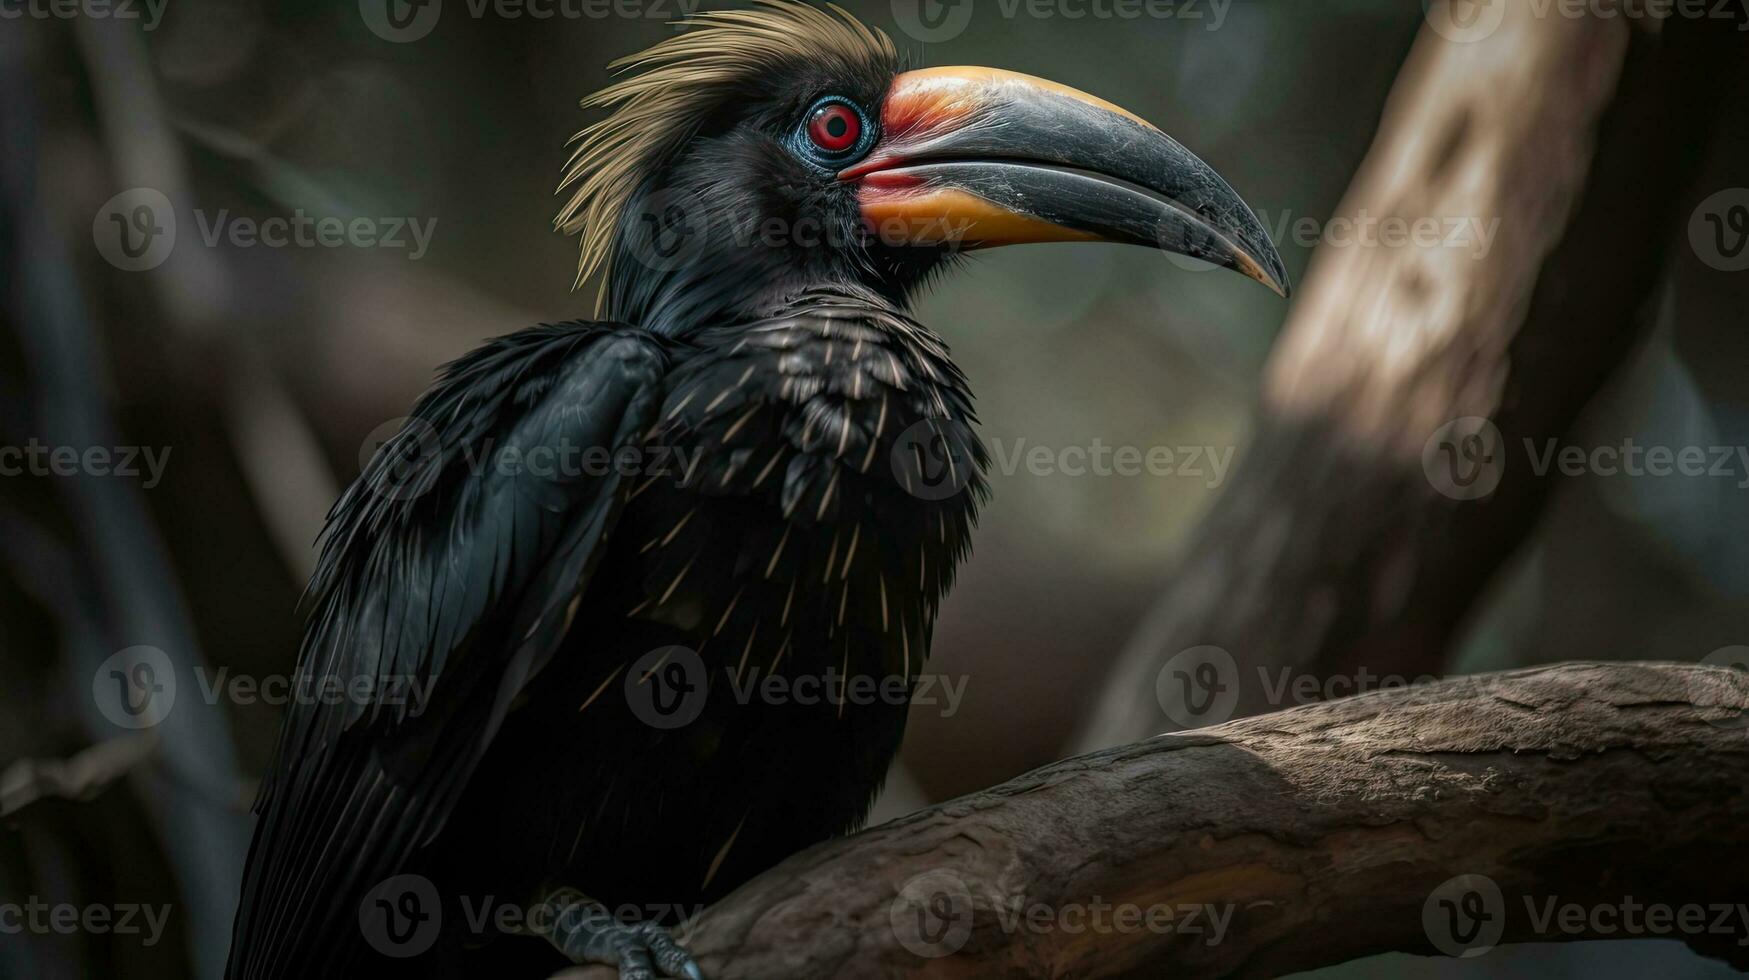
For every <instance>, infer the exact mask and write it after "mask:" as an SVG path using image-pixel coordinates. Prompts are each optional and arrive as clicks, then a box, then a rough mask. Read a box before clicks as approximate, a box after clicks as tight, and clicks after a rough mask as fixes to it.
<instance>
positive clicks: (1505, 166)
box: [1077, 2, 1746, 751]
mask: <svg viewBox="0 0 1749 980" xmlns="http://www.w3.org/2000/svg"><path fill="white" fill-rule="evenodd" d="M1494 9H1498V10H1500V11H1502V13H1503V15H1504V20H1503V21H1502V23H1501V25H1500V27H1499V29H1498V30H1496V31H1495V32H1494V33H1493V34H1492V35H1490V36H1489V37H1487V38H1486V39H1485V40H1480V41H1473V42H1471V43H1458V42H1455V41H1452V40H1449V39H1447V38H1446V37H1444V36H1442V35H1441V34H1439V33H1438V32H1437V31H1435V30H1433V29H1432V28H1431V27H1430V28H1428V29H1426V30H1425V31H1424V32H1423V36H1422V37H1421V38H1420V40H1419V41H1418V42H1417V44H1416V47H1415V50H1414V52H1413V53H1412V55H1411V57H1410V59H1409V61H1408V63H1407V64H1406V65H1405V67H1404V69H1403V72H1402V75H1401V78H1400V80H1399V82H1398V83H1397V86H1396V89H1395V90H1394V92H1393V95H1392V99H1391V101H1390V103H1389V106H1388V107H1387V111H1386V113H1385V116H1384V118H1383V120H1382V122H1381V126H1380V132H1379V136H1378V138H1377V140H1376V142H1375V144H1374V147H1373V149H1372V151H1371V152H1370V154H1369V156H1368V158H1367V160H1366V162H1365V164H1364V165H1363V167H1362V169H1361V171H1360V172H1359V173H1358V174H1357V176H1356V178H1355V181H1354V184H1353V186H1352V187H1351V189H1350V191H1349V194H1348V197H1347V199H1346V200H1345V202H1344V203H1343V205H1342V206H1341V208H1339V210H1338V214H1339V215H1340V216H1344V217H1346V218H1348V219H1359V218H1361V217H1362V216H1369V217H1370V218H1372V219H1384V218H1402V219H1409V220H1427V219H1431V220H1433V221H1436V222H1438V223H1439V225H1438V226H1439V227H1440V228H1441V229H1442V230H1446V231H1449V230H1451V229H1453V228H1459V229H1460V230H1461V229H1462V228H1465V227H1467V228H1468V229H1469V230H1468V231H1467V232H1465V234H1466V235H1467V238H1468V241H1469V246H1470V247H1454V246H1453V244H1452V243H1451V242H1449V241H1447V240H1446V239H1444V238H1443V237H1442V239H1441V243H1440V244H1439V245H1437V246H1432V247H1425V246H1415V245H1410V246H1406V247H1398V248H1392V247H1379V246H1367V245H1347V246H1341V245H1333V244H1328V243H1327V244H1325V245H1324V246H1322V247H1321V248H1320V250H1319V252H1318V254H1317V255H1316V257H1315V260H1314V264H1313V267H1312V269H1311V271H1310V274H1309V275H1308V277H1307V281H1306V283H1305V286H1304V289H1303V291H1302V295H1301V297H1300V300H1299V302H1298V303H1297V305H1296V306H1295V308H1294V310H1293V312H1292V314H1291V315H1290V318H1289V321H1288V324H1287V325H1286V327H1285V328H1284V331H1283V334H1282V338H1281V340H1280V342H1279V343H1278V345H1277V347H1276V350H1275V352H1274V354H1273V355H1272V359H1271V363H1270V365H1269V367H1268V370H1267V373H1266V378H1265V388H1264V394H1263V405H1262V411H1261V413H1260V417H1259V419H1258V423H1257V429H1256V432H1255V435H1254V437H1253V439H1252V441H1251V445H1250V446H1249V447H1248V449H1247V451H1246V455H1245V457H1244V459H1243V460H1242V461H1241V462H1240V464H1239V466H1238V467H1236V469H1235V472H1234V474H1233V476H1232V478H1231V479H1230V480H1229V481H1228V487H1229V489H1228V490H1227V492H1226V493H1225V494H1224V495H1223V496H1222V497H1221V498H1220V499H1219V500H1218V501H1217V502H1216V503H1215V505H1214V507H1213V508H1212V510H1211V512H1210V514H1209V515H1208V517H1207V518H1206V520H1205V521H1204V522H1203V524H1202V525H1201V526H1200V527H1199V528H1198V530H1197V531H1196V532H1195V533H1194V534H1193V536H1192V539H1191V541H1190V543H1189V544H1188V546H1187V549H1186V552H1185V555H1184V557H1183V559H1182V561H1181V562H1180V563H1179V566H1178V571H1177V572H1176V573H1175V574H1174V575H1173V577H1172V578H1171V580H1170V582H1169V583H1168V586H1167V588H1166V590H1165V592H1164V594H1163V595H1162V596H1161V598H1160V599H1159V600H1158V601H1157V602H1156V603H1155V605H1154V607H1153V608H1152V610H1151V611H1150V612H1149V614H1148V615H1147V616H1146V617H1145V619H1144V621H1143V623H1142V624H1141V626H1140V628H1139V629H1138V631H1137V634H1136V636H1135V638H1134V640H1133V641H1132V642H1131V643H1130V644H1129V645H1128V648H1127V649H1126V650H1125V651H1124V652H1123V654H1122V655H1121V656H1120V658H1119V660H1118V661H1117V664H1116V665H1115V666H1114V669H1113V673H1112V680H1111V682H1110V685H1109V687H1108V689H1107V691H1106V692H1105V694H1104V695H1103V696H1102V698H1101V699H1100V702H1099V704H1098V705H1097V707H1096V709H1095V710H1094V711H1093V712H1091V713H1090V715H1089V717H1090V719H1091V720H1090V722H1089V723H1088V725H1087V727H1086V729H1085V730H1084V732H1083V733H1082V735H1081V736H1080V738H1079V739H1078V740H1077V747H1078V749H1077V750H1078V751H1087V750H1090V749H1094V748H1099V747H1103V746H1108V745H1117V744H1122V743H1124V742H1128V741H1132V740H1134V739H1137V738H1141V737H1144V736H1146V735H1148V734H1152V733H1154V732H1158V731H1161V730H1167V729H1171V728H1177V727H1183V722H1182V721H1181V720H1175V719H1173V718H1172V717H1171V716H1169V715H1168V714H1167V712H1166V711H1164V710H1163V707H1162V705H1161V703H1160V701H1159V700H1158V699H1157V697H1156V692H1155V679H1156V677H1157V676H1158V675H1159V674H1160V672H1161V670H1162V668H1163V667H1164V665H1165V664H1166V663H1167V662H1168V661H1170V659H1171V658H1172V657H1174V656H1175V655H1177V654H1179V653H1180V652H1181V651H1184V650H1187V649H1190V648H1194V647H1199V646H1204V645H1214V646H1218V647H1221V648H1222V649H1224V650H1226V651H1228V652H1229V653H1230V654H1231V655H1232V656H1233V657H1234V658H1235V660H1236V661H1237V662H1238V663H1239V664H1240V665H1242V666H1243V667H1246V668H1253V667H1258V666H1264V667H1276V666H1287V667H1291V668H1292V669H1293V670H1295V671H1297V672H1303V673H1304V674H1308V675H1314V676H1329V675H1351V674H1353V673H1355V672H1356V671H1358V670H1360V669H1362V668H1366V669H1369V670H1371V671H1373V672H1374V673H1395V674H1399V675H1402V676H1405V677H1413V676H1416V675H1420V674H1434V673H1440V672H1441V668H1442V665H1443V663H1444V658H1445V654H1446V652H1447V650H1448V648H1449V647H1450V645H1451V643H1452V641H1453V639H1454V637H1455V635H1456V633H1457V631H1458V629H1459V628H1460V626H1461V624H1462V622H1463V620H1464V618H1465V617H1466V615H1467V614H1468V613H1469V611H1470V609H1471V607H1472V605H1473V604H1474V602H1475V600H1476V598H1477V596H1478V595H1479V594H1480V593H1481V592H1482V590H1483V588H1484V587H1485V585H1486V583H1487V581H1488V580H1489V578H1490V577H1491V576H1492V575H1493V573H1494V572H1495V571H1496V570H1497V569H1498V568H1499V567H1500V565H1501V564H1502V563H1503V562H1504V561H1505V560H1506V558H1507V557H1509V556H1510V554H1511V553H1512V552H1513V550H1515V549H1516V548H1517V547H1518V546H1519V545H1520V544H1521V543H1522V542H1523V541H1524V539H1525V537H1526V535H1527V534H1528V532H1529V530H1530V529H1531V528H1532V527H1533V526H1534V524H1535V522H1536V520H1537V518H1538V516H1539V515H1540V512H1541V509H1542V507H1543V504H1544V503H1545V501H1546V499H1547V497H1548V494H1549V492H1550V490H1551V489H1552V488H1553V485H1554V483H1555V477H1554V476H1553V475H1540V474H1538V473H1536V472H1535V471H1534V470H1533V467H1532V466H1531V465H1530V457H1529V456H1528V455H1527V454H1526V452H1525V450H1524V447H1525V446H1526V445H1527V444H1534V445H1536V446H1538V447H1541V446H1543V445H1545V443H1546V442H1547V440H1550V439H1554V438H1558V437H1561V436H1563V435H1564V434H1565V433H1567V432H1568V430H1569V429H1570V428H1571V426H1572V425H1573V423H1574V420H1575V419H1576V418H1577V416H1578V415H1579V412H1580V410H1581V409H1582V408H1583V407H1584V406H1585V405H1586V403H1587V402H1588V401H1589V400H1590V399H1591V397H1592V396H1593V395H1594V394H1595V393H1596V392H1597V391H1598V390H1599V388H1600V387H1601V386H1602V385H1603V383H1604V382H1605V381H1606V380H1607V378H1608V377H1609V375H1610V373H1611V372H1612V371H1613V370H1614V369H1615V368H1616V367H1617V366H1618V365H1619V364H1620V363H1621V362H1622V361H1623V360H1624V359H1625V358H1626V357H1627V355H1628V354H1629V352H1630V351H1631V350H1632V349H1633V348H1634V346H1635V344H1636V343H1637V341H1638V339H1639V338H1640V337H1641V336H1642V334H1643V332H1644V328H1645V326H1646V323H1647V320H1648V317H1647V316H1646V315H1645V309H1646V308H1647V307H1648V306H1649V305H1650V301H1651V299H1652V298H1653V297H1654V296H1655V294H1656V291H1657V289H1658V286H1659V284H1660V282H1661V281H1662V270H1663V269H1664V268H1665V262H1664V258H1665V255H1666V253H1667V250H1668V248H1669V246H1670V244H1671V242H1672V235H1671V232H1672V230H1673V224H1674V217H1675V216H1676V215H1677V213H1679V212H1680V213H1681V214H1686V213H1687V211H1688V209H1689V208H1690V207H1692V204H1693V202H1692V201H1691V200H1689V198H1690V196H1691V195H1689V194H1688V191H1687V186H1688V182H1689V181H1688V178H1689V176H1690V174H1691V172H1692V171H1693V169H1694V167H1695V165H1696V161H1697V160H1698V159H1699V157H1700V156H1701V154H1702V152H1703V148H1704V146H1705V144H1706V142H1707V140H1706V137H1707V134H1708V132H1709V130H1710V127H1711V125H1712V122H1713V117H1714V115H1715V114H1716V113H1717V112H1718V106H1719V105H1720V103H1718V102H1716V101H1714V100H1709V99H1697V98H1694V97H1693V96H1692V93H1694V92H1697V91H1706V90H1708V89H1709V88H1711V87H1714V86H1716V85H1718V83H1719V79H1720V78H1723V77H1725V75H1726V74H1729V73H1734V72H1738V71H1742V70H1743V67H1744V65H1745V64H1746V60H1745V59H1744V58H1743V46H1744V42H1743V39H1742V38H1743V35H1741V34H1738V33H1737V32H1736V31H1735V27H1736V26H1737V25H1736V24H1734V23H1732V22H1731V21H1729V20H1717V19H1714V20H1706V19H1701V20H1693V19H1688V20H1672V21H1670V22H1669V23H1667V24H1665V25H1664V26H1663V29H1662V30H1661V31H1649V30H1646V29H1644V27H1643V25H1644V21H1639V22H1630V21H1628V20H1624V19H1622V18H1620V17H1614V18H1599V17H1596V16H1580V17H1567V16H1556V15H1548V16H1538V15H1536V13H1535V12H1534V5H1532V4H1530V3H1528V2H1510V3H1504V4H1499V3H1497V4H1495V5H1494ZM1636 24H1637V25H1639V26H1636ZM1496 222H1497V224H1496ZM1490 227H1492V228H1494V229H1495V230H1494V232H1493V234H1492V238H1491V241H1490V242H1489V243H1488V245H1487V248H1486V250H1485V254H1483V252H1484V250H1483V248H1482V247H1481V244H1482V242H1481V239H1482V233H1483V231H1484V230H1486V229H1488V228H1490ZM1479 229H1480V230H1479ZM1458 244H1459V246H1462V245H1463V240H1462V239H1460V240H1459V242H1458ZM1466 418H1473V419H1486V420H1488V421H1489V422H1490V423H1492V424H1493V426H1494V434H1493V435H1492V436H1491V437H1490V439H1489V442H1490V447H1489V453H1490V458H1497V459H1499V460H1500V463H1501V465H1500V468H1499V469H1491V470H1490V471H1489V473H1484V474H1482V478H1483V479H1484V480H1497V486H1496V487H1495V488H1494V489H1493V490H1492V491H1491V492H1489V493H1487V494H1485V495H1481V496H1479V497H1477V498H1476V499H1467V500H1460V499H1454V497H1452V496H1449V495H1448V494H1447V492H1446V491H1449V490H1452V489H1453V487H1451V486H1443V487H1442V486H1441V485H1439V484H1442V483H1445V482H1447V481H1448V477H1446V476H1443V475H1440V474H1438V472H1437V471H1435V470H1430V469H1429V466H1428V464H1429V463H1432V464H1433V465H1434V466H1439V465H1445V466H1447V472H1448V473H1449V472H1450V469H1449V467H1450V464H1449V463H1448V462H1446V461H1445V460H1442V458H1441V457H1440V456H1439V455H1438V454H1439V453H1440V452H1441V451H1442V450H1441V448H1440V445H1439V444H1440V443H1441V442H1452V445H1453V446H1454V447H1455V446H1457V445H1459V443H1457V442H1455V441H1453V440H1452V439H1451V436H1450V434H1449V433H1446V434H1443V435H1442V430H1443V429H1445V427H1446V426H1447V424H1448V423H1451V422H1453V421H1454V420H1459V419H1466ZM1429 457H1431V459H1430V458H1429ZM1463 467H1464V469H1465V470H1466V471H1468V472H1466V474H1465V475H1466V476H1469V475H1474V470H1475V468H1473V467H1471V466H1470V465H1469V464H1468V463H1465V464H1463ZM1490 474H1491V475H1490ZM1465 493H1467V490H1463V489H1460V490H1459V496H1462V495H1464V494H1465ZM1244 673H1245V676H1253V674H1252V672H1251V671H1250V670H1246V671H1245V672H1244ZM1239 693H1240V697H1239V703H1238V705H1237V707H1236V711H1237V713H1239V714H1251V713H1256V712H1258V711H1263V710H1268V709H1269V708H1270V707H1272V706H1273V707H1280V705H1279V704H1275V705H1272V704H1271V703H1270V700H1269V699H1268V698H1267V696H1266V694H1267V692H1266V691H1265V690H1264V689H1262V688H1261V687H1260V686H1259V685H1256V684H1245V685H1242V686H1241V689H1240V692H1239ZM1208 720H1213V721H1219V720H1223V719H1221V718H1213V719H1208Z"/></svg>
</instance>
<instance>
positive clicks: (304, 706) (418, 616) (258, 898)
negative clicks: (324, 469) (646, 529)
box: [226, 323, 669, 980]
mask: <svg viewBox="0 0 1749 980" xmlns="http://www.w3.org/2000/svg"><path fill="white" fill-rule="evenodd" d="M668 363H669V357H668V354H667V352H666V350H665V349H664V347H663V342H662V341H661V340H659V339H658V338H657V337H655V336H654V335H651V334H648V333H645V332H642V331H636V330H631V329H628V328H619V327H616V326H614V325H611V324H584V323H569V324H559V325H552V326H541V327H535V328H532V329H529V330H524V331H521V332H519V333H516V334H512V335H510V336H508V337H503V338H500V339H498V340H496V341H493V342H492V343H490V344H488V345H486V346H485V347H482V348H480V349H479V350H477V351H475V352H473V353H472V354H469V355H468V356H466V357H464V358H462V359H461V360H459V361H457V362H456V363H455V364H453V365H451V366H450V368H449V369H448V370H447V371H446V372H445V374H444V376H443V378H442V379H441V380H440V381H439V382H438V384H437V385H436V386H435V387H434V388H433V389H432V390H431V391H430V392H429V393H427V394H426V395H425V397H424V398H422V399H421V400H420V402H419V404H418V405H417V407H416V408H415V409H414V415H413V416H412V417H411V419H410V420H409V421H408V423H407V424H406V426H405V427H404V428H403V429H402V431H401V433H400V434H399V435H398V436H396V437H395V438H394V439H392V440H391V441H390V442H388V443H386V444H385V445H384V446H383V448H382V449H381V450H380V451H379V452H378V453H377V454H376V456H375V457H374V458H373V459H372V461H371V463H370V464H369V466H368V467H367V468H366V470H365V472H364V473H363V474H362V475H361V476H360V477H359V479H358V481H357V482H355V483H354V484H353V485H352V487H351V488H349V489H348V490H347V491H346V493H345V494H344V495H343V496H342V497H341V498H340V501H339V502H338V503H337V504H335V506H334V510H333V511H332V512H331V513H330V515H329V519H328V526H327V528H326V530H325V531H324V534H323V549H322V557H321V562H320V564H319V567H318V568H317V571H316V574H315V575H314V577H313V578H312V581H311V585H310V591H311V598H312V601H313V607H312V618H311V622H310V627H309V630H308V633H307V635H306V638H305V643H304V648H303V651H302V653H301V655H300V658H299V678H300V681H306V680H312V679H313V684H312V686H311V687H309V688H306V689H305V691H304V693H305V695H307V696H302V697H298V698H296V699H295V700H294V703H293V704H292V706H291V708H290V711H289V713H288V716H287V718H286V721H285V727H284V729H283V730H282V732H281V736H280V744H279V749H278V753H277V757H276V759H275V762H274V764H273V768H272V770H271V771H270V773H269V775H268V778H267V779H266V781H265V782H264V783H263V785H262V790H261V795H260V797H259V799H258V801H257V803H256V812H257V814H258V815H259V824H258V826H257V827H256V832H255V840H254V842H253V844H252V845H251V847H250V851H249V860H248V865H247V869H246V870H245V872H244V880H243V893H242V901H241V905H240V906H239V908H238V912H237V921H236V927H235V934H234V937H233V943H232V948H231V959H230V963H229V965H228V967H227V972H226V976H227V977H230V978H235V980H242V978H249V980H257V978H266V977H280V976H328V975H332V973H333V969H332V968H333V967H335V966H336V965H338V964H341V963H343V962H344V960H345V959H346V958H347V957H348V956H349V955H351V951H353V950H354V949H355V948H356V940H357V939H358V937H359V927H358V902H359V900H360V899H361V898H362V897H363V895H364V894H365V893H366V892H367V891H368V890H369V889H370V888H371V887H373V886H374V885H376V884H377V883H378V882H379V881H380V880H382V879H383V878H384V877H386V876H388V875H391V874H394V873H396V869H397V868H399V867H401V866H403V865H404V863H405V862H406V861H407V858H408V856H409V855H410V854H411V852H412V851H413V850H414V849H415V848H416V847H418V846H419V845H421V844H423V843H426V842H428V841H429V840H430V839H431V838H432V837H433V836H435V835H436V833H437V832H438V831H439V830H440V829H441V828H442V825H443V822H444V819H445V818H446V816H447V815H448V813H449V811H450V809H451V808H452V806H453V805H454V803H455V800H456V798H457V796H458V794H459V792H460V791H461V789H462V787H463V786H464V785H465V784H466V782H467V781H468V779H469V777H470V776H471V774H472V773H473V770H474V767H475V765H476V764H477V763H478V761H479V759H480V756H481V754H482V752H483V751H484V750H485V748H486V746H487V744H488V743H489V742H490V741H491V739H492V737H493V735H494V734H495V733H496V731H497V729H498V726H499V723H500V722H501V721H502V720H503V717H504V714H505V712H506V710H507V709H508V707H509V705H510V702H511V700H512V699H513V698H514V697H515V696H516V695H517V693H518V692H519V691H521V690H522V688H523V686H524V685H525V684H527V683H528V682H529V680H530V678H532V677H533V676H534V675H535V674H536V673H537V672H539V670H540V669H541V667H542V666H543V665H544V664H545V662H546V660H547V659H548V658H549V657H550V656H551V655H552V652H553V649H554V648H555V646H556V645H557V643H558V640H559V639H560V637H561V636H562V635H563V633H564V630H565V627H566V626H567V624H568V621H569V618H570V615H571V613H572V612H573V611H574V609H575V605H574V602H575V600H577V599H578V598H579V597H580V594H581V592H582V590H583V588H584V586H585V583H586V582H587V580H588V578H589V575H590V573H591V572H592V571H593V568H594V564H595V562H596V560H598V558H599V556H600V555H601V553H602V552H603V550H604V547H603V545H604V542H605V540H606V538H607V535H608V534H609V532H610V531H611V530H612V526H613V523H614V521H615V519H616V517H617V515H618V513H619V510H620V507H621V505H622V504H623V502H624V499H625V495H626V492H627V489H628V488H627V487H625V486H623V485H622V479H621V478H620V477H619V476H617V475H615V474H614V473H606V474H601V473H600V470H601V469H602V468H601V467H585V466H581V465H578V461H579V457H578V456H577V455H576V454H577V453H579V452H580V451H581V450H583V449H587V448H590V447H601V448H605V449H607V450H609V451H612V450H614V449H617V448H619V447H623V446H628V445H635V444H637V442H638V441H639V440H640V438H641V437H642V435H643V433H644V432H645V430H646V429H647V428H648V427H649V425H650V423H651V421H652V420H653V419H654V418H655V415H656V411H657V408H658V407H659V405H660V401H661V391H660V387H661V385H660V382H661V379H662V376H663V374H664V372H665V371H666V369H667V367H668ZM531 450H532V451H535V452H534V454H533V455H531V454H530V453H531ZM560 453H568V454H570V455H568V456H560V455H558V454H560ZM546 454H551V458H550V459H549V457H548V455H546ZM565 460H569V461H570V462H569V463H568V464H567V463H565ZM586 470H588V471H591V472H593V473H594V474H595V475H590V472H585V471H586ZM326 678H336V679H338V681H340V682H344V683H347V684H351V685H359V686H355V687H352V688H349V689H347V690H346V693H345V694H344V695H342V696H339V697H335V696H333V695H334V694H335V693H336V690H337V689H335V688H330V687H323V686H321V685H323V684H325V683H331V682H327V681H325V680H324V679H326ZM361 692H362V693H363V694H364V695H365V696H362V697H361V696H359V695H360V693H361Z"/></svg>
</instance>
